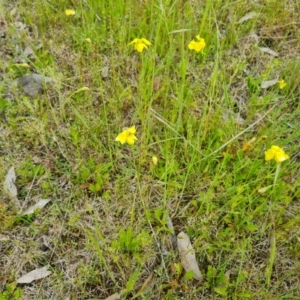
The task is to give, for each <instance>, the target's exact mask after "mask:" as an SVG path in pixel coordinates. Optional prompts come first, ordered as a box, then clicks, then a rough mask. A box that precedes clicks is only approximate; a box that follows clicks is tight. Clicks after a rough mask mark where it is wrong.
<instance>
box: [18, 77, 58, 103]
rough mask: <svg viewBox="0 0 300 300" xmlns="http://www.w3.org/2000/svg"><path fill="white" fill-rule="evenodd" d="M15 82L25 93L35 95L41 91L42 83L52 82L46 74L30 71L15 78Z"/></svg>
mask: <svg viewBox="0 0 300 300" xmlns="http://www.w3.org/2000/svg"><path fill="white" fill-rule="evenodd" d="M17 82H18V84H19V85H21V86H22V87H23V89H24V92H25V94H27V95H29V96H31V97H36V96H37V95H38V94H39V93H41V92H42V91H43V84H46V83H50V82H52V79H51V78H50V77H47V76H43V75H40V74H35V73H32V74H26V75H24V76H23V77H20V78H17Z"/></svg>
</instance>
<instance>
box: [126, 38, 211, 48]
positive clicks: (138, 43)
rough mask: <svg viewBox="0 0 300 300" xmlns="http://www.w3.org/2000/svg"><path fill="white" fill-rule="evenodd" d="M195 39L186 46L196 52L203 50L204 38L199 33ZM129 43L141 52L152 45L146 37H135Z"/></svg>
mask: <svg viewBox="0 0 300 300" xmlns="http://www.w3.org/2000/svg"><path fill="white" fill-rule="evenodd" d="M196 39H197V41H195V40H192V41H191V42H190V43H189V44H188V47H189V49H191V50H195V51H196V52H200V51H201V52H203V49H204V48H205V46H206V43H205V40H204V39H203V38H201V37H200V36H199V35H197V36H196ZM129 45H134V49H135V50H136V51H138V52H143V50H144V49H148V46H150V45H152V44H151V43H150V42H149V41H148V40H147V39H145V38H141V39H138V38H135V39H134V40H133V41H132V42H130V43H129Z"/></svg>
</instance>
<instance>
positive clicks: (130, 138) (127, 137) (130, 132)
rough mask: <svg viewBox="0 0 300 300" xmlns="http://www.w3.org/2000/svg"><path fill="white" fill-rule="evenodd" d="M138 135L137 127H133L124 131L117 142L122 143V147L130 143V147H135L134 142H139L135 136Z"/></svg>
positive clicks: (117, 138)
mask: <svg viewBox="0 0 300 300" xmlns="http://www.w3.org/2000/svg"><path fill="white" fill-rule="evenodd" d="M135 133H136V128H135V126H132V127H130V128H128V129H126V130H124V131H122V132H121V133H120V134H119V135H118V136H117V137H116V141H117V142H120V143H121V144H122V145H123V144H125V143H128V144H129V145H133V144H134V141H136V140H137V137H136V136H135V135H134V134H135Z"/></svg>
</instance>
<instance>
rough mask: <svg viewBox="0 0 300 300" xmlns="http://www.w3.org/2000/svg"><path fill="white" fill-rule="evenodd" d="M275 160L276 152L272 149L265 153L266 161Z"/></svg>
mask: <svg viewBox="0 0 300 300" xmlns="http://www.w3.org/2000/svg"><path fill="white" fill-rule="evenodd" d="M273 158H274V151H273V150H272V149H269V150H267V151H266V152H265V160H267V161H268V160H271V159H273Z"/></svg>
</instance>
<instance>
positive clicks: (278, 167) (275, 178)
mask: <svg viewBox="0 0 300 300" xmlns="http://www.w3.org/2000/svg"><path fill="white" fill-rule="evenodd" d="M280 167H281V163H277V166H276V173H275V177H274V182H273V189H274V188H275V185H276V182H277V178H278V175H279V172H280Z"/></svg>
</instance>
